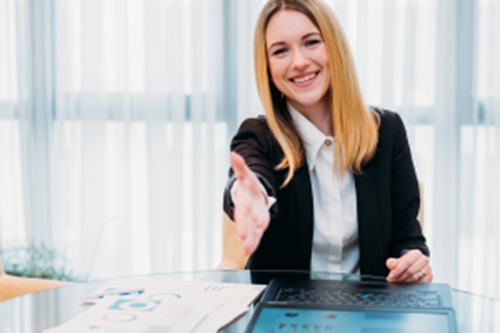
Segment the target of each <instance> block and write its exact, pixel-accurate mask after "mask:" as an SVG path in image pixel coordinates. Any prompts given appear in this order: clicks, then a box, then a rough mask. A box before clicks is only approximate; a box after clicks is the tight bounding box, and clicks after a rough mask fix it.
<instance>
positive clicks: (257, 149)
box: [224, 118, 278, 221]
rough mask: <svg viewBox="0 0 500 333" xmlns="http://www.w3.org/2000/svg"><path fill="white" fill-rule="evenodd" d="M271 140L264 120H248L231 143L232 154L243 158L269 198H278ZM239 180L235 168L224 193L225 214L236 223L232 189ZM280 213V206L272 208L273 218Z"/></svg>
mask: <svg viewBox="0 0 500 333" xmlns="http://www.w3.org/2000/svg"><path fill="white" fill-rule="evenodd" d="M271 145H272V142H271V138H270V134H269V129H268V128H267V125H266V124H265V121H264V120H263V119H256V118H252V119H247V120H245V121H244V122H243V123H242V125H241V126H240V128H239V130H238V133H237V134H236V135H235V136H234V138H233V140H232V141H231V152H235V153H237V154H238V155H240V156H241V157H243V159H244V162H245V164H246V165H247V166H248V168H249V169H250V170H251V171H252V172H253V174H254V175H255V176H256V177H257V179H258V180H259V182H260V184H261V185H262V186H263V187H264V189H265V190H266V192H267V196H268V197H276V184H275V180H274V176H273V169H274V166H273V165H272V164H271V162H270V156H271ZM236 180H237V177H236V174H235V172H234V168H231V169H230V170H229V180H228V182H227V184H226V188H225V191H224V212H225V213H226V214H227V215H228V217H229V218H230V219H231V220H233V221H234V216H233V214H234V203H233V200H232V197H231V193H230V192H231V188H232V186H233V184H234V182H235V181H236ZM277 212H278V205H277V204H274V205H273V206H271V207H270V213H271V216H274V215H276V214H277Z"/></svg>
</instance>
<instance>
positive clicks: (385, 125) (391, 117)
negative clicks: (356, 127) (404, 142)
mask: <svg viewBox="0 0 500 333" xmlns="http://www.w3.org/2000/svg"><path fill="white" fill-rule="evenodd" d="M370 108H371V109H372V110H374V111H375V113H376V114H377V115H378V116H379V119H380V129H386V130H391V129H392V130H395V129H398V128H399V127H401V126H404V125H403V121H402V119H401V116H400V115H399V114H398V113H396V112H394V111H391V110H387V109H382V108H378V107H373V106H372V107H370Z"/></svg>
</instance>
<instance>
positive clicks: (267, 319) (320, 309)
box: [246, 279, 457, 333]
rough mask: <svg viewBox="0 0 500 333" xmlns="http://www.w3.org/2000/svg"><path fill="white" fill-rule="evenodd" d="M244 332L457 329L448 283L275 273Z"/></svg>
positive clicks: (442, 331) (409, 332)
mask: <svg viewBox="0 0 500 333" xmlns="http://www.w3.org/2000/svg"><path fill="white" fill-rule="evenodd" d="M246 332H247V333H261V332H262V333H263V332H266V333H271V332H276V333H277V332H283V333H284V332H297V333H298V332H311V333H316V332H360V333H382V332H384V333H403V332H404V333H424V332H425V333H429V332H436V333H456V332H457V328H456V319H455V312H454V310H453V307H452V303H451V291H450V286H449V285H447V284H437V283H432V284H399V283H387V282H382V281H348V280H339V281H332V280H310V279H274V280H272V281H271V283H270V284H269V286H268V288H267V289H266V292H265V293H264V295H263V296H262V299H261V301H260V303H259V305H258V306H257V308H256V310H255V312H254V315H253V317H252V320H251V321H250V324H249V325H248V327H247V330H246Z"/></svg>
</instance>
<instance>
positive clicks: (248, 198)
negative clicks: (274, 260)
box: [229, 153, 271, 256]
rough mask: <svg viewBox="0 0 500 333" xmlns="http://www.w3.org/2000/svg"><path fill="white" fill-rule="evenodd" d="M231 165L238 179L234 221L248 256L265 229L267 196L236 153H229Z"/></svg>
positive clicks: (267, 215) (267, 216)
mask: <svg viewBox="0 0 500 333" xmlns="http://www.w3.org/2000/svg"><path fill="white" fill-rule="evenodd" d="M229 158H230V161H231V167H232V169H233V171H234V173H235V175H236V178H237V179H238V186H237V188H236V192H235V198H234V221H235V222H236V227H237V229H238V234H239V235H240V238H241V240H242V242H243V254H244V255H245V256H249V255H251V254H252V253H254V252H255V250H256V249H257V247H258V246H259V243H260V240H261V238H262V235H263V234H264V231H266V229H267V227H268V225H269V220H270V218H271V217H270V214H269V210H268V209H267V197H266V196H265V194H264V193H263V192H262V189H261V187H260V183H259V180H258V178H257V176H255V174H254V173H253V172H252V170H250V168H249V167H248V166H247V165H246V163H245V160H244V159H243V158H242V157H241V156H240V155H238V154H237V153H231V155H230V157H229Z"/></svg>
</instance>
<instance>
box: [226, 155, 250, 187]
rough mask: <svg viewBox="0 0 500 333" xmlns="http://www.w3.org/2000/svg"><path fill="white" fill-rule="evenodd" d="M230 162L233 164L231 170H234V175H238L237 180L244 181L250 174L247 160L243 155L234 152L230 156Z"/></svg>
mask: <svg viewBox="0 0 500 333" xmlns="http://www.w3.org/2000/svg"><path fill="white" fill-rule="evenodd" d="M229 160H230V162H231V168H233V171H234V173H235V174H236V178H238V180H242V179H243V178H245V177H246V175H247V174H248V167H247V165H246V163H245V160H244V159H243V157H241V155H239V154H237V153H234V152H232V153H231V154H230V155H229Z"/></svg>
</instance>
